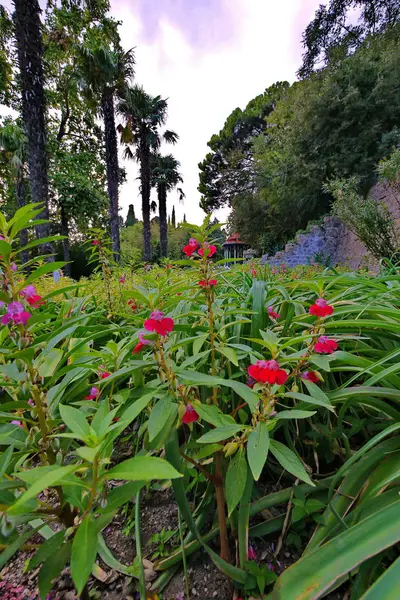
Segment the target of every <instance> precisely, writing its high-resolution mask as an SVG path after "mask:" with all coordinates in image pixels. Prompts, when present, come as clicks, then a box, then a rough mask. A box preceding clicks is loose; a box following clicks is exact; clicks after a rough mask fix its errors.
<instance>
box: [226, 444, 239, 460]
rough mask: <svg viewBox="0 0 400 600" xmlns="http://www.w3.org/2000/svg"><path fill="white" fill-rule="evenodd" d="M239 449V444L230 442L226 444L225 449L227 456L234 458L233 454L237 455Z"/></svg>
mask: <svg viewBox="0 0 400 600" xmlns="http://www.w3.org/2000/svg"><path fill="white" fill-rule="evenodd" d="M238 448H239V444H238V443H237V442H228V443H227V444H225V447H224V453H225V456H226V457H228V456H232V454H235V452H236V450H237V449H238Z"/></svg>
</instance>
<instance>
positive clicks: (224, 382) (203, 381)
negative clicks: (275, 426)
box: [179, 371, 259, 412]
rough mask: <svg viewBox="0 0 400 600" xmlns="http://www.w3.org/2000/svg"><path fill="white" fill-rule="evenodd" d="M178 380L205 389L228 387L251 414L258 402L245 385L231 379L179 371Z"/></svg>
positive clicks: (254, 394) (253, 393) (255, 395)
mask: <svg viewBox="0 0 400 600" xmlns="http://www.w3.org/2000/svg"><path fill="white" fill-rule="evenodd" d="M179 378H181V379H183V380H184V381H186V382H188V383H192V384H193V385H205V386H207V387H224V386H225V387H229V388H231V389H232V390H234V391H235V392H236V393H237V394H238V395H239V396H240V397H241V398H243V400H245V401H246V402H247V404H248V405H249V406H250V408H251V410H252V412H254V411H255V410H256V408H257V404H258V401H259V398H258V395H257V394H256V393H255V392H253V390H251V389H250V388H249V387H248V386H247V385H245V384H244V383H240V381H234V380H231V379H222V377H213V376H212V375H207V374H206V373H199V372H197V371H180V372H179Z"/></svg>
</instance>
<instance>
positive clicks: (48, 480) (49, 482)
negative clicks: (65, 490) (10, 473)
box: [7, 465, 77, 515]
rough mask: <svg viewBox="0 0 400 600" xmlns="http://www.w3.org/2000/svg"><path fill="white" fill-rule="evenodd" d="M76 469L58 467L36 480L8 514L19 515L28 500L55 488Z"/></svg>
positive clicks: (69, 466) (73, 466)
mask: <svg viewBox="0 0 400 600" xmlns="http://www.w3.org/2000/svg"><path fill="white" fill-rule="evenodd" d="M39 468H40V467H39ZM42 468H46V467H42ZM76 469H77V465H68V466H67V467H58V468H57V469H52V470H51V471H49V472H47V473H45V474H44V475H43V476H41V477H40V478H39V479H36V480H35V482H34V483H33V484H32V485H31V486H30V488H29V489H28V490H27V491H26V492H24V493H23V494H22V495H21V496H19V498H18V499H17V500H16V502H15V503H14V504H13V505H12V506H11V507H10V508H9V509H8V511H7V512H8V514H10V515H11V514H17V513H18V511H19V510H20V509H21V507H23V506H24V504H25V503H26V502H28V500H31V499H32V498H36V496H37V495H38V494H40V492H43V490H45V489H46V488H48V487H52V486H54V485H55V484H56V483H58V482H59V481H61V479H62V478H63V477H65V475H69V473H72V472H73V471H75V470H76ZM15 475H16V477H18V473H15Z"/></svg>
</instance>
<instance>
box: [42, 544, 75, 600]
mask: <svg viewBox="0 0 400 600" xmlns="http://www.w3.org/2000/svg"><path fill="white" fill-rule="evenodd" d="M54 537H55V536H53V538H54ZM53 538H50V539H53ZM49 541H50V540H49ZM70 553H71V542H67V543H65V544H61V546H60V542H59V543H58V546H57V548H55V549H54V550H53V552H52V553H51V554H49V555H48V557H47V558H46V561H45V562H44V563H43V565H42V567H41V569H40V571H39V578H38V588H39V594H40V598H41V600H46V598H47V595H48V593H49V592H50V590H51V588H52V582H53V580H54V579H55V578H56V577H57V576H58V575H59V574H60V573H61V571H62V570H63V568H64V567H65V565H66V563H67V560H68V558H69V556H70Z"/></svg>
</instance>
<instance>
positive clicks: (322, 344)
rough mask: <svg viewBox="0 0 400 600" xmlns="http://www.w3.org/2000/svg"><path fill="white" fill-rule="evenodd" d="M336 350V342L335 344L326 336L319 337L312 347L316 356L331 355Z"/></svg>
mask: <svg viewBox="0 0 400 600" xmlns="http://www.w3.org/2000/svg"><path fill="white" fill-rule="evenodd" d="M337 349H338V344H337V342H335V340H330V339H329V338H328V337H327V336H326V335H321V336H320V337H319V338H318V342H317V343H316V344H315V346H314V350H315V352H317V354H332V353H333V352H335V350H337Z"/></svg>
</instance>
